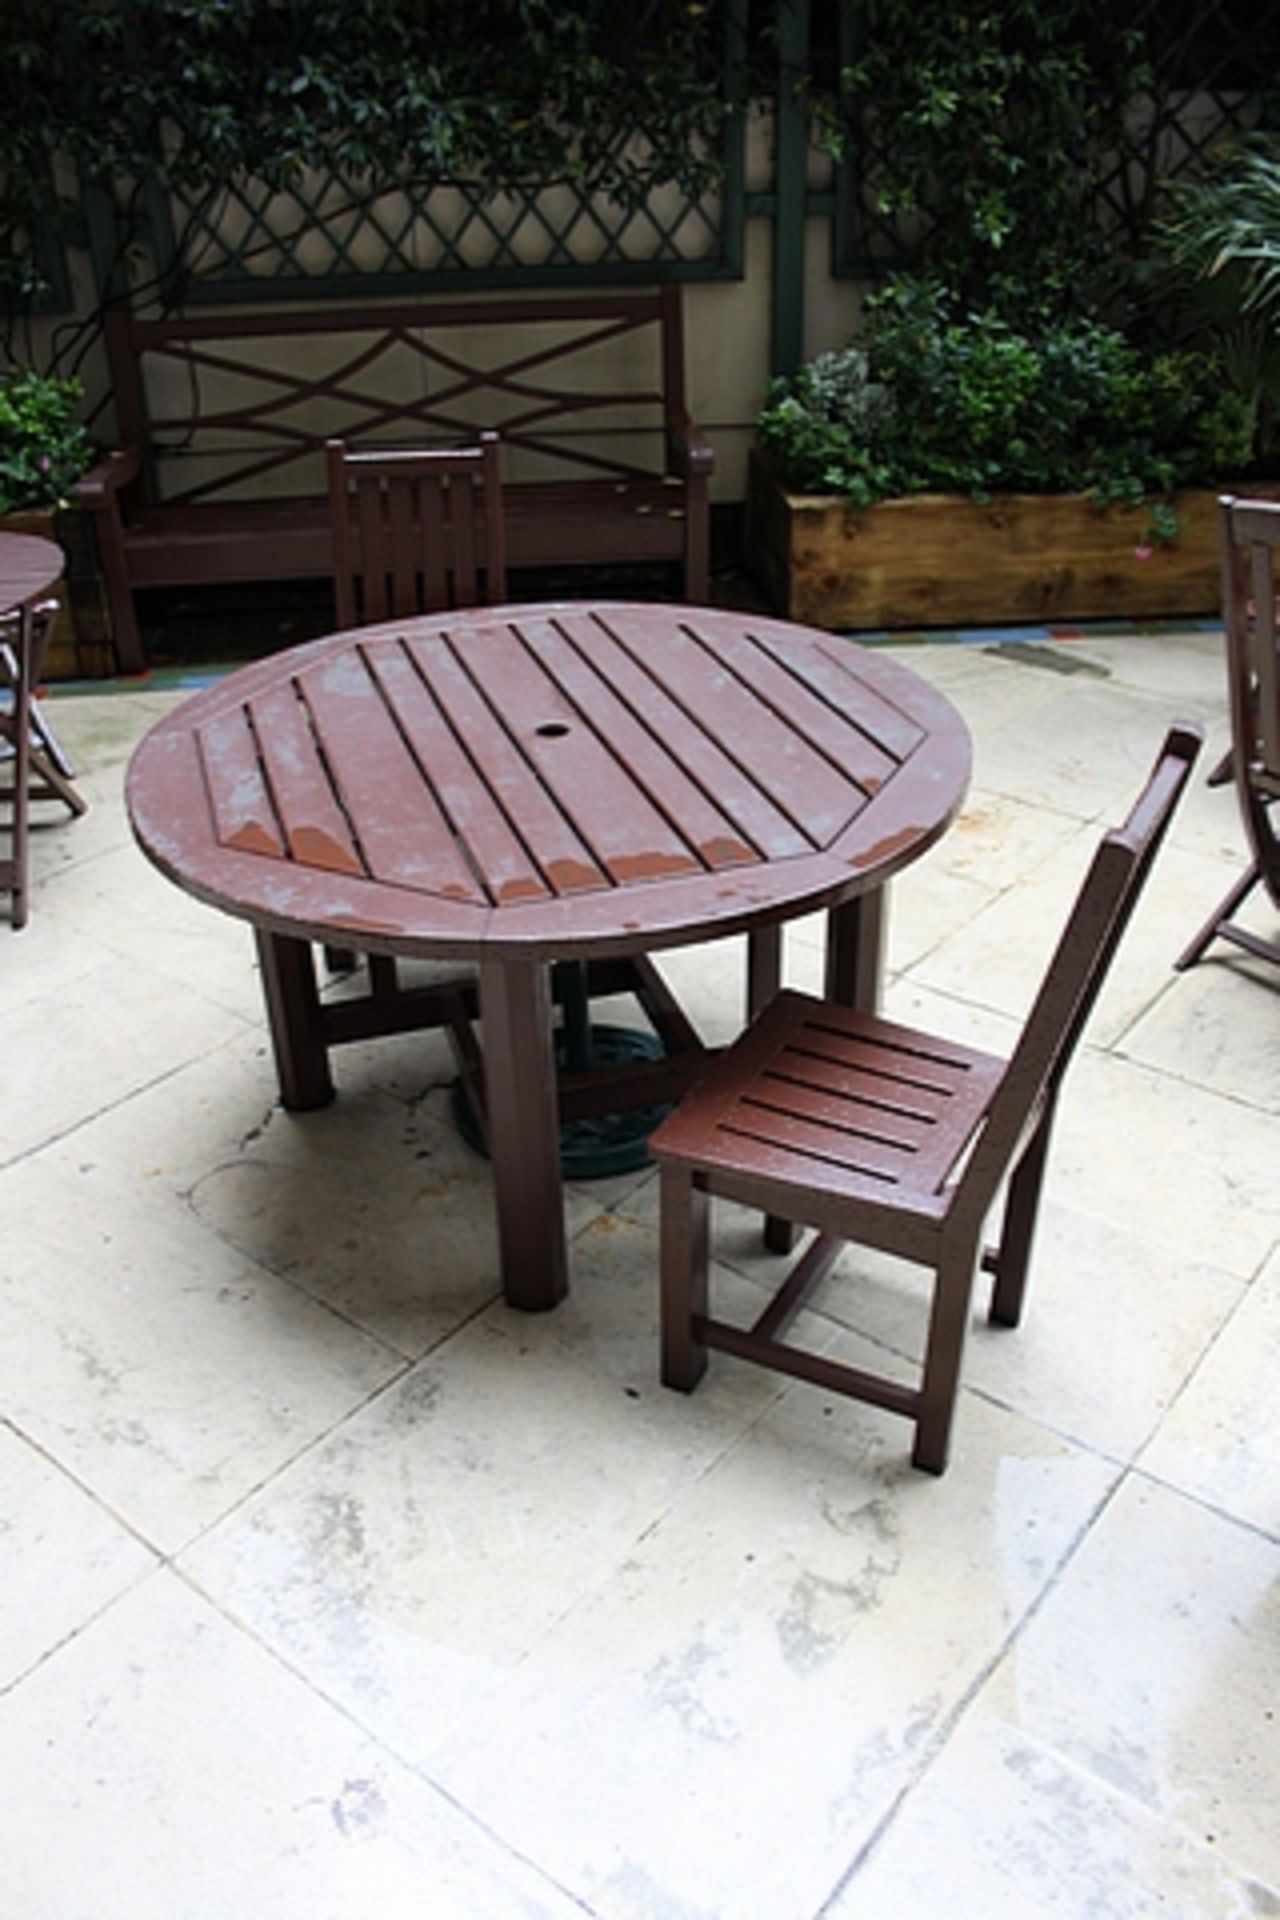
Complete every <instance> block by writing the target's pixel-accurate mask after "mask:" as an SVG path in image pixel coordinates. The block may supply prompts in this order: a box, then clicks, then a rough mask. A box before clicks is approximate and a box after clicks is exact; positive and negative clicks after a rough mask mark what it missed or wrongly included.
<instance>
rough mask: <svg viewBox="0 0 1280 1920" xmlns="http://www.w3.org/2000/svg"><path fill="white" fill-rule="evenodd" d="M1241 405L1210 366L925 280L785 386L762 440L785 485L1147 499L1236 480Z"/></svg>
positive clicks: (870, 492) (862, 499)
mask: <svg viewBox="0 0 1280 1920" xmlns="http://www.w3.org/2000/svg"><path fill="white" fill-rule="evenodd" d="M1251 430H1252V421H1251V416H1250V411H1249V408H1248V406H1247V404H1246V403H1245V402H1244V401H1243V400H1242V398H1241V397H1240V396H1239V395H1238V394H1237V393H1235V392H1233V391H1232V390H1231V389H1230V388H1229V387H1228V386H1227V384H1226V382H1225V381H1224V379H1223V376H1222V372H1221V369H1220V367H1218V365H1217V364H1216V362H1215V361H1214V359H1213V358H1212V357H1211V356H1210V355H1207V354H1203V353H1198V352H1190V351H1171V352H1154V353H1153V352H1147V351H1144V350H1142V349H1140V348H1138V347H1135V346H1133V345H1131V344H1130V343H1129V342H1128V341H1126V340H1125V339H1124V337H1123V335H1121V334H1120V333H1118V332H1117V331H1116V330H1115V329H1114V328H1112V327H1109V326H1106V325H1104V324H1103V323H1102V322H1100V321H1098V320H1093V319H1088V318H1081V317H1074V316H1069V317H1059V318H1056V319H1052V318H1051V319H1031V320H1029V321H1028V322H1027V323H1026V324H1025V325H1024V326H1023V327H1015V326H1014V325H1013V324H1012V323H1011V322H1009V321H1008V320H1006V319H1004V318H1002V317H1001V316H1000V315H999V314H998V313H996V312H995V311H993V310H991V309H989V308H988V309H980V310H978V311H976V312H969V311H967V310H966V309H965V308H964V306H963V304H962V303H961V301H960V300H959V299H958V297H957V296H956V295H955V294H953V293H950V292H947V291H946V290H944V289H943V288H941V287H940V286H938V285H936V284H933V283H928V282H921V281H913V280H901V281H896V282H893V283H891V284H890V285H889V286H888V287H887V288H886V289H884V291H882V292H881V293H880V294H879V295H877V296H875V297H874V298H873V299H872V300H870V301H869V302H868V314H867V321H866V325H865V328H864V330H863V334H862V339H861V343H860V344H859V345H857V346H853V347H848V348H845V349H844V350H843V352H841V353H837V354H827V355H823V356H821V357H820V358H819V359H818V360H816V361H814V362H813V363H812V365H811V366H809V367H806V368H804V369H802V370H801V372H800V373H799V374H797V375H796V376H794V378H792V379H790V380H786V381H781V382H779V383H778V384H777V385H776V386H775V388H774V390H773V392H772V394H771V396H770V401H769V405H768V406H767V407H766V409H765V411H764V413H763V415H762V416H761V420H760V439H761V441H762V443H763V445H764V446H766V447H767V448H769V449H770V451H771V452H772V453H773V454H774V456H775V458H776V459H777V461H778V463H779V466H780V468H781V470H782V472H783V474H784V476H785V478H786V480H787V481H788V483H789V484H790V485H792V486H793V487H797V488H800V489H802V490H808V491H813V492H821V493H840V494H844V495H846V496H847V497H848V498H849V499H851V500H853V501H854V502H856V503H858V504H860V505H868V504H870V503H871V502H872V501H874V500H880V499H885V498H888V497H889V496H891V495H895V494H906V493H920V492H949V493H954V492H962V493H970V494H974V495H976V496H978V497H982V496H983V495H985V494H988V493H990V492H993V491H996V490H1002V491H1010V492H1026V493H1055V492H1070V491H1083V490H1088V491H1092V492H1093V493H1094V495H1095V496H1096V497H1097V498H1098V499H1099V500H1117V499H1129V500H1138V499H1141V498H1142V497H1143V496H1144V495H1146V494H1148V493H1162V492H1166V491H1168V490H1169V489H1170V488H1173V487H1176V486H1179V485H1182V484H1186V483H1192V482H1194V483H1200V484H1204V483H1206V482H1209V481H1211V480H1213V479H1214V478H1215V477H1216V476H1217V475H1219V474H1226V473H1238V472H1240V471H1241V470H1242V469H1244V468H1245V467H1246V466H1247V465H1248V462H1249V459H1250V455H1251Z"/></svg>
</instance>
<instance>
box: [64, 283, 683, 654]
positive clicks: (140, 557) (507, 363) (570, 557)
mask: <svg viewBox="0 0 1280 1920" xmlns="http://www.w3.org/2000/svg"><path fill="white" fill-rule="evenodd" d="M481 333H482V336H483V339H484V340H485V341H486V342H488V343H489V345H488V346H487V347H486V349H485V354H484V356H482V355H480V354H477V355H476V356H475V357H474V359H473V358H471V357H470V356H469V340H470V336H472V335H473V334H475V335H478V336H479V335H481ZM495 339H496V340H501V341H502V342H503V346H502V348H501V350H499V351H496V352H494V351H493V349H492V343H493V342H494V340H495ZM106 344H107V353H108V360H109V363H110V370H111V379H112V387H113V392H114V397H115V402H116V412H117V419H118V429H119V433H120V438H121V446H120V448H119V449H118V450H117V452H116V453H115V454H114V455H113V456H112V457H111V458H110V459H109V460H107V461H104V462H103V463H101V465H100V466H98V467H96V468H95V469H94V470H93V471H92V472H91V473H90V474H89V475H87V476H86V478H85V480H84V481H83V482H82V483H81V487H80V489H79V498H80V499H81V500H82V501H83V503H84V504H85V505H86V506H88V507H90V508H91V509H92V511H93V513H94V518H95V528H96V534H97V540H98V546H99V549H100V552H101V557H102V568H103V575H104V579H105V581H106V585H107V591H108V594H109V598H110V602H111V611H112V619H113V623H114V627H115V632H116V638H117V647H118V651H119V655H120V662H121V665H122V666H123V667H126V668H130V669H131V668H136V667H140V666H142V665H144V664H145V661H144V655H143V649H142V644H141V640H140V637H139V634H138V628H137V621H136V615H135V609H134V605H133V596H134V594H135V592H136V591H137V590H138V589H139V588H141V587H147V586H189V585H202V584H205V583H212V582H222V581H228V580H289V579H308V578H324V577H327V576H328V575H330V574H332V573H333V572H334V570H335V555H334V545H333V535H332V533H331V530H330V524H329V512H328V507H327V503H326V500H325V498H324V497H323V493H322V486H323V476H322V474H321V473H320V471H319V469H320V468H321V466H322V449H323V445H324V442H325V441H326V440H327V439H328V438H330V437H332V435H333V434H335V433H341V434H343V435H345V436H346V437H347V438H349V439H351V440H352V441H358V442H362V443H373V442H384V443H386V442H395V443H399V444H401V445H404V444H412V445H417V446H441V445H456V444H458V443H465V442H470V441H473V440H474V438H475V435H476V430H477V425H478V424H483V425H484V426H485V427H486V428H488V429H490V430H496V431H499V432H500V433H501V435H502V438H503V441H504V444H505V445H506V446H507V447H508V448H509V449H513V450H517V451H518V452H519V453H520V454H521V456H522V457H528V458H530V459H533V458H536V459H537V461H538V463H539V466H540V468H541V469H543V470H545V477H541V474H540V476H539V477H537V478H527V479H526V478H522V479H520V481H519V482H518V483H517V484H516V485H514V486H509V487H508V488H507V493H506V498H507V525H508V550H507V564H508V566H510V567H517V566H519V567H539V566H542V567H560V566H565V565H575V564H590V563H601V564H615V563H624V562H632V561H635V562H646V561H652V562H655V563H662V562H665V563H669V564H674V565H675V566H678V567H679V568H680V569H681V572H682V576H683V583H684V592H685V595H686V596H687V598H688V599H689V600H691V601H694V602H701V601H703V600H705V599H706V597H707V593H708V554H709V505H708V483H709V478H710V474H711V472H712V468H713V466H714V455H713V452H712V449H711V446H710V443H709V442H708V441H707V439H706V438H705V436H704V435H702V434H701V433H700V432H699V430H698V429H697V427H696V426H694V424H693V423H692V422H691V421H690V419H689V417H688V414H687V412H686V408H685V392H684V347H683V334H682V323H681V294H680V289H679V287H677V286H667V287H660V288H651V289H635V290H627V291H625V292H619V293H612V294H603V295H602V294H581V295H573V294H565V295H561V296H556V297H554V298H539V299H532V300H530V299H525V298H522V297H519V296H502V295H495V296H489V297H486V298H485V299H483V300H473V301H423V302H421V303H419V304H416V305H398V306H394V307H363V308H343V307H330V308H326V309H325V310H324V311H323V312H320V311H316V310H312V311H308V312H298V311H296V310H295V311H284V312H277V313H263V312H261V311H258V312H254V313H236V314H218V315H216V316H215V315H204V316H201V317H199V318H188V317H184V316H182V315H177V316H166V317H163V318H158V319H141V318H138V317H136V316H134V315H132V314H130V313H128V312H127V311H123V310H119V309H116V310H113V311H112V313H111V314H110V315H108V317H107V323H106ZM620 349H622V350H625V355H626V364H627V366H628V369H629V371H628V373H627V374H626V376H625V377H621V378H620V377H619V376H617V375H616V374H615V373H614V372H613V371H612V369H613V367H614V365H615V362H616V357H617V355H618V353H619V350H620ZM247 366H252V369H253V370H252V375H251V377H249V378H245V377H244V376H245V370H246V367H247ZM237 375H239V376H240V377H239V378H235V377H234V376H237ZM202 382H203V383H204V384H203V385H202ZM228 394H230V395H233V396H234V398H233V399H228V398H226V397H225V396H227V395H228ZM596 428H599V429H600V431H601V432H602V433H604V432H606V431H607V432H608V433H610V434H614V436H615V437H614V438H613V440H612V441H611V442H610V444H611V445H612V446H617V445H618V444H619V437H620V439H621V442H622V443H625V444H629V445H634V446H635V447H636V448H638V449H642V451H639V452H637V453H636V454H635V455H634V456H633V457H626V456H623V455H621V454H617V453H614V452H610V453H608V454H605V453H602V452H600V451H598V450H593V448H592V446H591V444H590V439H591V434H592V431H593V429H596ZM175 445H176V446H180V447H181V448H182V452H183V458H182V460H181V461H180V462H179V461H173V460H169V459H168V458H167V457H166V456H167V453H168V450H169V449H171V448H172V447H174V446H175ZM232 449H240V450H241V451H239V452H233V451H231V450H232ZM202 452H211V453H212V454H214V455H216V460H215V464H214V468H213V470H212V471H211V469H210V466H209V463H208V462H205V461H202V460H201V459H200V457H199V456H200V455H201V454H202ZM191 475H194V476H195V478H191V477H189V476H191ZM396 511H397V512H398V511H399V509H397V510H396ZM434 511H435V508H434V506H431V507H429V508H428V513H429V514H431V513H434ZM383 531H387V532H389V533H390V534H391V536H392V541H391V551H392V552H393V553H394V554H395V555H396V556H397V558H398V559H399V560H402V559H403V558H404V554H405V547H404V542H403V538H402V537H400V538H397V537H396V534H395V528H394V526H393V525H391V523H390V522H388V523H387V526H386V528H385V529H379V528H375V527H374V526H373V525H372V523H366V526H365V533H366V538H367V539H368V540H370V541H373V540H374V539H379V540H380V539H381V537H382V533H383ZM401 534H403V528H402V529H401ZM467 538H468V536H467V533H466V532H465V531H464V532H463V533H462V534H461V536H460V550H459V554H458V558H459V560H461V561H462V562H463V564H464V567H465V565H466V562H467V554H466V543H467ZM437 550H438V549H436V548H432V549H430V551H431V552H432V554H433V556H434V553H435V551H437ZM435 564H436V563H435V559H434V557H433V558H432V559H431V561H430V565H431V567H433V568H434V566H435ZM341 573H342V566H341V565H340V566H339V571H338V577H339V579H341ZM439 586H440V582H439V580H438V579H436V580H433V584H432V590H431V593H430V596H429V597H430V598H432V599H436V598H439V597H442V596H441V594H440V593H439V591H438V589H439ZM457 597H458V598H460V599H465V598H470V597H472V596H471V595H470V594H469V593H468V592H467V591H466V590H462V591H460V592H459V594H458V596H457ZM491 597H493V596H491ZM386 611H387V612H388V613H391V612H393V611H394V606H393V605H392V604H390V603H389V604H388V606H387V609H386ZM356 617H357V615H356V614H355V613H354V612H353V610H352V609H351V608H350V606H349V605H347V604H346V603H345V602H344V603H343V605H342V606H341V607H340V610H339V615H338V618H339V621H340V623H341V624H342V625H344V626H345V625H350V624H352V623H353V622H354V620H355V619H356Z"/></svg>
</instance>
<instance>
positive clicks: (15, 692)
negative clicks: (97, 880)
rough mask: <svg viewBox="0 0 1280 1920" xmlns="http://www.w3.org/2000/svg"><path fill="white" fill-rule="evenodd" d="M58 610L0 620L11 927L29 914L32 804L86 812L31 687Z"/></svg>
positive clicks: (0, 726)
mask: <svg viewBox="0 0 1280 1920" xmlns="http://www.w3.org/2000/svg"><path fill="white" fill-rule="evenodd" d="M57 614H58V602H57V601H56V600H46V601H42V602H41V603H40V604H39V605H37V606H34V607H28V608H24V609H22V610H21V611H20V612H16V613H12V614H7V615H5V616H4V617H3V618H2V619H0V692H4V693H7V694H8V696H9V699H8V703H7V705H6V706H4V707H3V708H0V759H3V760H7V761H9V762H10V763H11V766H12V784H11V786H10V788H9V793H8V799H9V804H10V840H11V844H10V854H9V858H8V859H7V860H5V861H3V862H0V887H3V888H6V889H7V890H8V892H9V894H10V895H11V906H10V919H11V924H12V926H13V928H14V930H15V931H17V930H18V929H19V928H21V927H24V926H25V925H26V923H27V918H28V896H29V886H28V869H29V848H28V834H29V829H30V806H31V802H32V801H33V800H36V801H38V800H60V801H61V802H62V803H63V804H64V805H65V806H67V807H69V808H70V810H71V813H72V815H73V817H78V816H79V815H80V814H82V813H85V812H87V811H88V803H87V801H85V800H84V799H83V797H82V796H81V795H80V794H78V793H77V792H76V790H75V788H74V786H73V785H72V784H71V782H72V779H73V777H74V773H75V769H74V767H73V766H72V765H71V762H70V760H69V759H68V758H67V755H66V754H65V753H64V752H63V750H62V747H61V745H60V744H59V742H58V739H57V736H56V734H55V733H54V731H53V728H52V727H51V726H50V725H49V722H48V721H47V720H46V719H45V716H44V712H43V710H42V708H41V706H40V702H39V701H38V700H37V699H36V696H35V693H34V691H33V689H34V687H35V685H36V682H37V681H38V679H39V677H40V667H41V663H42V662H43V659H44V655H45V651H46V648H47V647H48V643H49V637H50V635H51V634H52V632H53V623H54V621H55V619H56V618H57Z"/></svg>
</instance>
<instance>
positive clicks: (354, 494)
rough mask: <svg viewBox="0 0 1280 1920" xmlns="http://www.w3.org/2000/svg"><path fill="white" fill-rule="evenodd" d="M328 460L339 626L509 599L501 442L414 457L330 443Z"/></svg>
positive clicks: (486, 439) (485, 436)
mask: <svg viewBox="0 0 1280 1920" xmlns="http://www.w3.org/2000/svg"><path fill="white" fill-rule="evenodd" d="M326 454H327V459H328V469H329V507H330V515H331V519H332V525H333V546H334V593H335V597H336V600H337V610H338V624H339V626H342V627H356V626H369V625H370V624H372V623H373V622H374V621H379V620H398V619H404V618H408V617H409V616H410V615H412V614H415V613H434V612H436V611H437V610H438V609H440V608H448V607H475V606H493V605H495V604H496V603H497V602H498V601H500V600H502V599H504V598H505V597H506V588H507V575H506V560H505V548H506V543H505V539H504V531H503V510H502V479H501V473H500V469H499V455H498V436H497V434H496V433H482V434H481V435H480V438H479V443H478V445H476V446H473V447H451V448H442V449H437V448H429V449H422V450H414V451H411V452H400V451H395V450H393V449H384V450H372V451H368V452H357V451H354V450H353V449H351V448H349V447H348V446H347V445H346V443H345V442H344V441H342V440H329V441H327V442H326Z"/></svg>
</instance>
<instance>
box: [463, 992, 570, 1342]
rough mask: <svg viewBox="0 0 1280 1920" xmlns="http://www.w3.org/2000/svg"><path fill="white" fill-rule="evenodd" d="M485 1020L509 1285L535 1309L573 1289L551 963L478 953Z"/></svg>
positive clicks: (489, 1120) (488, 1114) (520, 1302)
mask: <svg viewBox="0 0 1280 1920" xmlns="http://www.w3.org/2000/svg"><path fill="white" fill-rule="evenodd" d="M480 1027H481V1033H482V1035H483V1046H484V1088H485V1127H486V1130H487V1133H488V1139H489V1159H490V1163H491V1164H492V1167H493V1184H494V1196H495V1203H496V1206H497V1211H498V1248H499V1256H500V1259H501V1262H502V1290H503V1293H504V1295H505V1297H506V1301H507V1304H508V1306H512V1307H520V1308H522V1309H523V1310H524V1311H525V1312H526V1313H538V1312H541V1311H543V1310H544V1309H545V1308H547V1307H554V1306H555V1305H556V1303H557V1301H560V1300H563V1298H564V1296H565V1294H566V1293H567V1292H568V1291H569V1256H568V1251H567V1248H566V1245H565V1232H564V1199H563V1195H562V1193H561V1188H560V1120H559V1113H558V1109H557V1101H556V1069H555V1053H554V1049H553V1045H552V1035H551V985H550V976H549V973H548V970H547V968H546V967H545V966H543V965H540V964H538V963H537V962H522V961H511V962H504V961H501V960H484V961H481V963H480Z"/></svg>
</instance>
